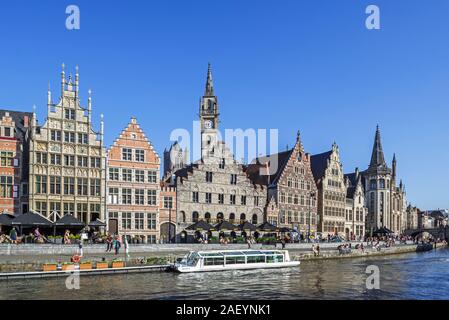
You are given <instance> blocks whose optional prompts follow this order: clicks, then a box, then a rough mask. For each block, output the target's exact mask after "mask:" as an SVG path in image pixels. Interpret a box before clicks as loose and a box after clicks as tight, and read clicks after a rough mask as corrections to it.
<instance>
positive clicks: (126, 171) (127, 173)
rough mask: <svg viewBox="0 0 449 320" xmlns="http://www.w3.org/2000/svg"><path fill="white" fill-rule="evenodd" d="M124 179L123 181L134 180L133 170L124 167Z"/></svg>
mask: <svg viewBox="0 0 449 320" xmlns="http://www.w3.org/2000/svg"><path fill="white" fill-rule="evenodd" d="M122 180H123V181H132V180H133V171H132V170H131V169H122Z"/></svg>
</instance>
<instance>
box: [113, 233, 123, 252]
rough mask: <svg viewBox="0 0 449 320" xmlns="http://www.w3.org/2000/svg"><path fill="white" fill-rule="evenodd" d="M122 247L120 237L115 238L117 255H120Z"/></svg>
mask: <svg viewBox="0 0 449 320" xmlns="http://www.w3.org/2000/svg"><path fill="white" fill-rule="evenodd" d="M121 246H122V244H121V243H120V239H119V237H118V236H115V238H114V249H115V255H118V254H119V251H120V247H121Z"/></svg>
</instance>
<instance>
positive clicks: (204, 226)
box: [186, 220, 214, 231]
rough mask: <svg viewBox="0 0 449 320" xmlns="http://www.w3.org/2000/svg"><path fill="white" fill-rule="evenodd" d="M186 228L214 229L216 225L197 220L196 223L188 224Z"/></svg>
mask: <svg viewBox="0 0 449 320" xmlns="http://www.w3.org/2000/svg"><path fill="white" fill-rule="evenodd" d="M186 230H194V231H202V230H205V231H209V230H214V227H213V226H212V225H210V224H208V223H207V222H205V221H203V220H200V221H198V222H195V223H194V224H192V225H190V226H188V227H187V228H186Z"/></svg>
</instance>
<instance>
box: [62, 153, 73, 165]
mask: <svg viewBox="0 0 449 320" xmlns="http://www.w3.org/2000/svg"><path fill="white" fill-rule="evenodd" d="M64 165H65V166H68V167H74V166H75V156H71V155H64Z"/></svg>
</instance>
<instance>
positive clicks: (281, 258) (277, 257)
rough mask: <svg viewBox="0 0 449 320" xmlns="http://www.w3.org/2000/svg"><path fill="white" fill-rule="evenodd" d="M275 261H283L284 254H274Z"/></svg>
mask: <svg viewBox="0 0 449 320" xmlns="http://www.w3.org/2000/svg"><path fill="white" fill-rule="evenodd" d="M274 259H275V262H284V256H283V255H280V254H278V255H276V256H274Z"/></svg>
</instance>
